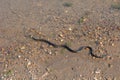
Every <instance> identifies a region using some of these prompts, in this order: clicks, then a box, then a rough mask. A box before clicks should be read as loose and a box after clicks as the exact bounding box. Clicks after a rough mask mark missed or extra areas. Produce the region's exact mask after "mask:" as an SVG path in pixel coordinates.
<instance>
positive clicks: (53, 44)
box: [27, 35, 106, 58]
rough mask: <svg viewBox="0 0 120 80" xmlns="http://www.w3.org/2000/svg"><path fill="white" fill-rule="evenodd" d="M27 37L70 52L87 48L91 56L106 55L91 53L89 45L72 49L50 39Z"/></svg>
mask: <svg viewBox="0 0 120 80" xmlns="http://www.w3.org/2000/svg"><path fill="white" fill-rule="evenodd" d="M27 37H29V38H31V39H33V40H35V41H40V42H45V43H47V44H49V45H51V46H53V47H54V48H60V47H61V48H65V49H67V50H68V51H70V52H72V53H78V52H79V51H81V50H83V49H89V54H90V55H91V56H92V57H95V58H103V57H105V56H106V55H102V56H97V55H95V54H94V53H93V49H92V47H90V46H81V47H79V48H78V49H77V50H73V49H71V48H70V47H68V46H67V45H65V44H64V45H57V44H55V43H52V42H50V41H48V40H45V39H38V38H35V37H33V36H30V35H29V36H27Z"/></svg>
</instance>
